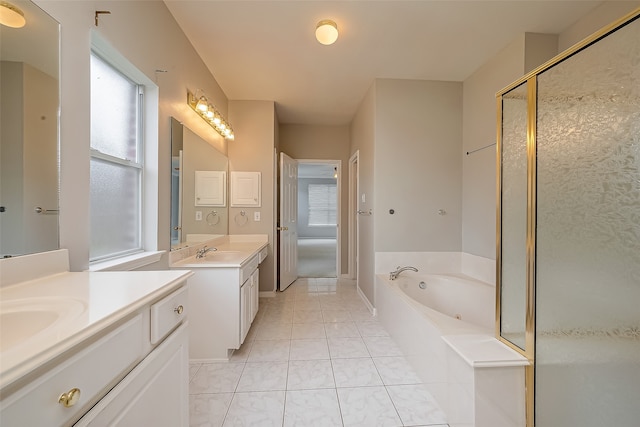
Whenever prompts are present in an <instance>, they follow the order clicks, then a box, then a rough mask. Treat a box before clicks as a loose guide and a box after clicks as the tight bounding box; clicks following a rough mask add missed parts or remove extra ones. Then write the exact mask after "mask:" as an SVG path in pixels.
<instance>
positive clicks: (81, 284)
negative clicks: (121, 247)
mask: <svg viewBox="0 0 640 427" xmlns="http://www.w3.org/2000/svg"><path fill="white" fill-rule="evenodd" d="M191 274H192V273H190V272H188V271H184V270H182V271H181V270H175V271H126V272H80V273H70V272H64V273H58V274H53V275H49V276H45V277H42V278H39V279H35V280H29V281H26V282H22V283H18V284H15V285H12V286H6V287H4V288H2V289H0V304H2V306H1V307H2V309H0V313H2V314H3V315H6V314H7V313H11V312H15V313H17V314H20V313H22V314H26V316H25V317H26V318H29V317H28V316H29V313H31V312H36V311H38V310H40V309H41V308H43V307H44V308H45V309H46V308H47V307H58V308H60V309H59V310H58V311H59V312H60V314H61V317H60V318H59V319H58V321H56V322H54V323H53V324H52V325H51V326H49V327H47V328H46V329H43V330H41V331H40V332H38V333H37V334H35V335H32V336H31V338H29V339H26V340H23V341H21V342H18V341H15V342H14V344H13V345H11V346H10V347H9V348H7V349H0V390H2V389H4V388H5V387H6V386H8V385H9V384H12V383H13V382H15V381H16V380H18V379H20V378H21V377H22V376H24V375H26V374H28V373H29V372H31V371H32V370H33V369H36V368H38V367H39V366H41V365H42V364H44V363H46V362H48V361H50V360H52V359H53V358H55V357H56V356H58V355H60V354H62V353H64V352H65V351H68V350H70V349H71V348H73V347H74V346H76V345H78V344H80V343H81V342H82V341H84V340H85V339H87V338H89V337H91V336H92V335H94V334H96V333H98V332H100V331H102V330H103V329H104V328H106V327H108V326H110V325H112V324H114V323H116V322H118V321H119V320H121V319H124V318H126V317H127V316H128V315H129V314H131V313H134V312H135V311H137V310H138V309H140V308H141V307H143V306H145V305H147V304H149V303H151V302H153V301H155V300H157V299H159V298H160V297H161V296H163V295H165V294H168V293H170V292H171V291H173V290H174V289H176V288H178V287H179V285H180V284H181V283H182V282H183V281H184V280H185V279H186V278H188V277H189V276H190V275H191ZM30 307H31V308H30ZM33 307H35V308H33ZM38 307H40V308H38ZM25 312H26V313H25ZM36 314H37V313H36ZM33 317H34V318H35V317H37V316H36V315H34V316H33Z"/></svg>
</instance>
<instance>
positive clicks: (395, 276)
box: [389, 266, 418, 280]
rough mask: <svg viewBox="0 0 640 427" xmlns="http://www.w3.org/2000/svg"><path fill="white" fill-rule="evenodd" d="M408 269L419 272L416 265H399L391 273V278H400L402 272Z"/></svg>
mask: <svg viewBox="0 0 640 427" xmlns="http://www.w3.org/2000/svg"><path fill="white" fill-rule="evenodd" d="M407 270H411V271H415V272H416V273H417V272H418V269H417V268H415V267H410V266H407V267H400V266H398V267H397V268H396V270H395V271H392V272H391V273H389V280H396V279H397V278H398V276H399V275H400V273H402V272H403V271H407Z"/></svg>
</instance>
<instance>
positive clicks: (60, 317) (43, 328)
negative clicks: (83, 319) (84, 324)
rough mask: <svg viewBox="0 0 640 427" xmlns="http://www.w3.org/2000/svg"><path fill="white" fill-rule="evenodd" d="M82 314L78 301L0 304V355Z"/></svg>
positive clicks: (30, 300) (82, 306) (58, 299)
mask: <svg viewBox="0 0 640 427" xmlns="http://www.w3.org/2000/svg"><path fill="white" fill-rule="evenodd" d="M84 311H85V304H84V303H83V302H82V301H79V300H76V299H72V298H61V297H36V298H24V299H14V300H5V301H1V302H0V351H2V352H4V351H6V350H8V349H11V348H13V347H15V346H18V345H20V344H21V343H23V342H25V341H27V340H29V339H30V338H33V337H35V336H37V335H40V334H44V333H46V332H47V331H49V330H50V329H51V328H54V327H56V326H59V325H61V324H63V323H65V322H66V321H69V320H71V319H74V318H75V317H77V316H78V315H80V314H81V313H83V312H84Z"/></svg>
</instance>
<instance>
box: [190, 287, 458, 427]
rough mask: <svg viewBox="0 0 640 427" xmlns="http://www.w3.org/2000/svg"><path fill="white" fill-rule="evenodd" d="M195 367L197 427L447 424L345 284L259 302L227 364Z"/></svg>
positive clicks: (300, 289) (192, 399) (352, 289)
mask: <svg viewBox="0 0 640 427" xmlns="http://www.w3.org/2000/svg"><path fill="white" fill-rule="evenodd" d="M189 368H190V372H189V374H190V384H189V409H190V425H191V426H199V427H205V426H206V427H220V426H223V427H228V426H251V427H257V426H265V427H267V426H286V427H290V426H299V427H307V426H345V427H351V426H362V427H373V426H432V427H446V426H447V424H446V420H445V417H444V414H443V413H442V411H441V410H440V409H439V407H438V405H437V403H436V402H435V401H434V399H433V398H432V397H431V395H430V394H429V393H428V391H427V390H426V389H425V388H424V386H423V385H422V384H420V380H419V378H418V377H417V376H416V375H415V373H414V372H413V370H412V369H411V367H410V366H409V365H408V363H407V362H406V360H405V359H404V358H403V357H402V355H401V352H400V350H399V349H398V347H397V346H396V345H395V343H394V342H393V341H392V340H391V338H390V337H389V335H388V334H387V332H386V331H385V330H384V328H383V327H382V325H381V324H380V323H378V321H377V320H376V318H375V317H372V316H371V314H370V313H369V311H368V310H367V308H366V306H365V305H364V303H363V301H362V300H361V298H360V297H359V296H358V294H357V293H356V288H355V284H354V283H353V282H352V281H348V280H339V279H298V280H297V281H296V282H294V283H293V284H292V285H291V286H290V287H289V288H288V289H287V290H286V291H285V292H282V293H278V294H277V296H276V297H275V298H261V299H260V311H259V312H258V314H257V316H256V319H255V320H254V323H253V324H252V326H251V330H250V331H249V335H248V336H247V339H246V341H245V343H244V344H243V346H242V348H240V350H238V351H236V353H235V354H234V355H233V357H232V359H231V360H230V361H229V362H220V363H197V364H196V363H194V364H191V366H190V367H189Z"/></svg>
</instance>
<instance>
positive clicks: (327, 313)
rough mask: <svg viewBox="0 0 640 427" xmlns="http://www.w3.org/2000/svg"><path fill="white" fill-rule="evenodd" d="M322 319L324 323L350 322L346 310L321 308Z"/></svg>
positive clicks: (349, 316)
mask: <svg viewBox="0 0 640 427" xmlns="http://www.w3.org/2000/svg"><path fill="white" fill-rule="evenodd" d="M322 317H323V319H324V322H325V323H333V322H351V315H350V314H349V311H348V310H328V309H327V310H325V309H324V308H323V309H322Z"/></svg>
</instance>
